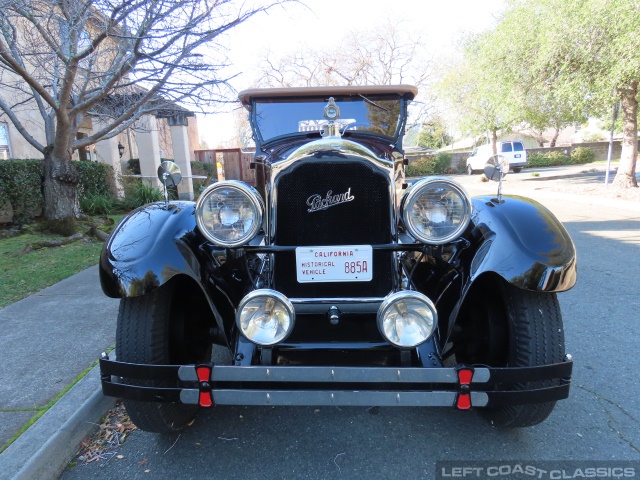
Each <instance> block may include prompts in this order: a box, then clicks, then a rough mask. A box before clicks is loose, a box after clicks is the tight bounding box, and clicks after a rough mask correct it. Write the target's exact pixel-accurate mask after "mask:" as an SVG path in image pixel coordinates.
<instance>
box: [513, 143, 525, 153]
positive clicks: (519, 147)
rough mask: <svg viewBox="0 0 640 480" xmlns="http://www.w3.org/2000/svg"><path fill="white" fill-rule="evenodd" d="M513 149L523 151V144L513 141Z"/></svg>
mask: <svg viewBox="0 0 640 480" xmlns="http://www.w3.org/2000/svg"><path fill="white" fill-rule="evenodd" d="M513 151H514V152H522V151H524V146H523V145H522V142H513Z"/></svg>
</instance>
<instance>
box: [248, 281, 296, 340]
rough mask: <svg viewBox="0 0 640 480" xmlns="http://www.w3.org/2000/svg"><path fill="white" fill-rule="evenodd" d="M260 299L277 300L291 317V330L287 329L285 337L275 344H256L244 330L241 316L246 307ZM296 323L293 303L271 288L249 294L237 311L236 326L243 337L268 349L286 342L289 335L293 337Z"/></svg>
mask: <svg viewBox="0 0 640 480" xmlns="http://www.w3.org/2000/svg"><path fill="white" fill-rule="evenodd" d="M258 297H272V298H275V299H276V300H277V301H278V302H279V303H281V304H282V306H284V307H285V310H286V311H287V314H288V315H289V328H288V329H287V331H286V333H285V335H284V336H282V337H281V338H279V339H277V340H274V341H273V342H256V341H255V340H254V339H252V338H250V337H248V336H247V335H246V334H245V332H244V330H243V328H242V321H241V315H242V311H243V309H244V307H245V306H246V305H247V304H248V303H249V302H250V301H251V300H254V299H256V298H258ZM295 321H296V311H295V309H294V308H293V304H292V303H291V301H290V300H289V299H288V298H287V297H286V296H285V295H283V294H282V293H280V292H278V291H277V290H271V289H270V288H260V289H258V290H254V291H252V292H250V293H248V294H247V295H245V296H244V298H243V299H242V300H240V303H239V304H238V308H237V309H236V326H237V327H238V331H239V332H240V333H241V335H242V336H243V337H245V338H246V339H247V340H249V341H250V342H251V343H254V344H256V345H261V346H267V347H268V346H272V345H276V344H278V343H281V342H283V341H285V340H286V339H287V338H288V337H289V335H291V332H292V331H293V327H294V325H295Z"/></svg>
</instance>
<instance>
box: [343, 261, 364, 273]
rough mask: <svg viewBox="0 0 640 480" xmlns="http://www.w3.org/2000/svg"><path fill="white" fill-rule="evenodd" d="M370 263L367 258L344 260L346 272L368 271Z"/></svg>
mask: <svg viewBox="0 0 640 480" xmlns="http://www.w3.org/2000/svg"><path fill="white" fill-rule="evenodd" d="M368 272H369V269H368V265H367V261H366V260H356V261H353V262H344V273H368Z"/></svg>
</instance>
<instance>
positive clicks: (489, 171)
mask: <svg viewBox="0 0 640 480" xmlns="http://www.w3.org/2000/svg"><path fill="white" fill-rule="evenodd" d="M508 172H509V160H508V159H507V157H505V156H503V155H499V154H496V155H492V156H491V157H489V160H487V163H486V165H485V166H484V174H485V175H486V177H487V178H488V179H489V180H494V181H496V182H497V181H499V180H502V179H503V178H504V176H505V175H506V174H507V173H508Z"/></svg>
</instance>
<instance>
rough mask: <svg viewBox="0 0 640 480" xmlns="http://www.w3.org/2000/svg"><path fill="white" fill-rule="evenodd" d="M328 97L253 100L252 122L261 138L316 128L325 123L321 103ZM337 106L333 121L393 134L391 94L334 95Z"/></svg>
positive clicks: (395, 114) (396, 112)
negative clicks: (368, 96)
mask: <svg viewBox="0 0 640 480" xmlns="http://www.w3.org/2000/svg"><path fill="white" fill-rule="evenodd" d="M327 101H328V98H302V99H288V100H285V99H282V98H279V99H273V100H272V99H268V100H257V101H256V102H255V109H256V116H255V119H256V124H257V127H258V130H259V132H260V135H261V137H262V140H263V141H264V142H268V141H269V140H271V139H273V138H276V137H279V136H281V135H285V134H290V133H297V132H317V131H320V130H322V126H323V125H325V124H326V123H327V120H325V119H324V107H325V105H326V104H327ZM335 102H336V104H337V105H338V107H339V108H340V118H339V119H338V120H336V123H338V124H340V125H341V129H346V130H348V131H366V132H371V133H376V134H382V135H386V136H389V137H394V135H395V133H396V127H397V126H398V120H399V116H400V99H399V98H398V97H397V96H395V97H393V98H389V97H383V98H381V97H379V96H376V97H375V98H365V97H363V96H355V97H354V96H349V97H344V98H340V97H335Z"/></svg>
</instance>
